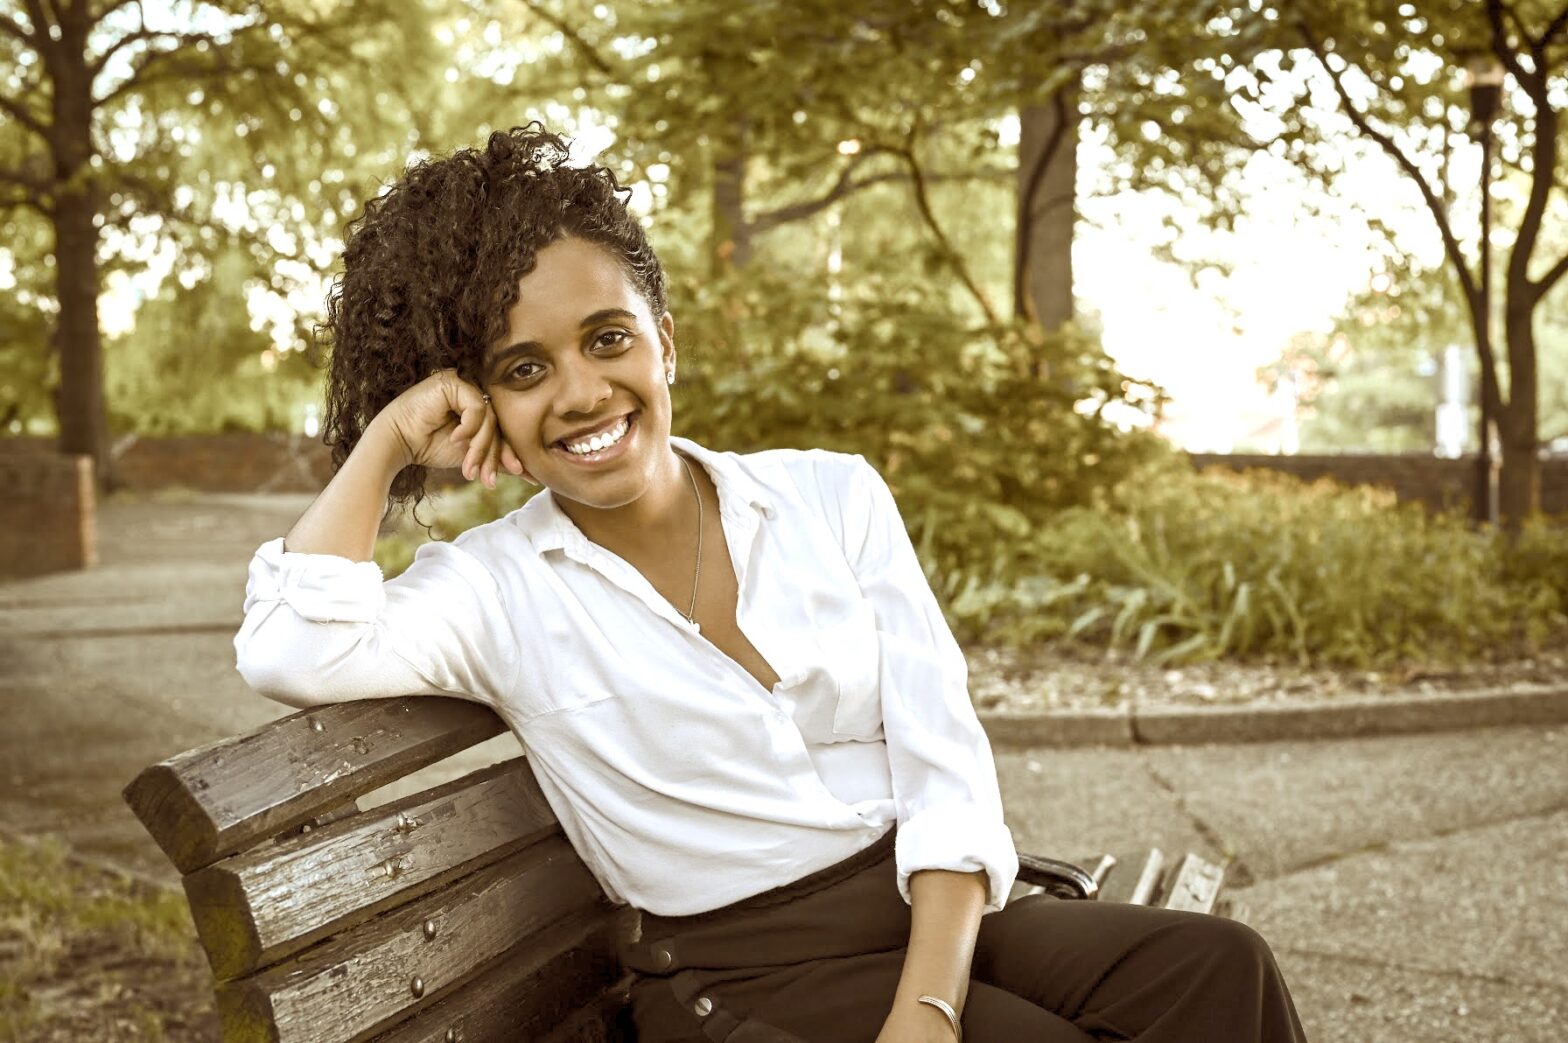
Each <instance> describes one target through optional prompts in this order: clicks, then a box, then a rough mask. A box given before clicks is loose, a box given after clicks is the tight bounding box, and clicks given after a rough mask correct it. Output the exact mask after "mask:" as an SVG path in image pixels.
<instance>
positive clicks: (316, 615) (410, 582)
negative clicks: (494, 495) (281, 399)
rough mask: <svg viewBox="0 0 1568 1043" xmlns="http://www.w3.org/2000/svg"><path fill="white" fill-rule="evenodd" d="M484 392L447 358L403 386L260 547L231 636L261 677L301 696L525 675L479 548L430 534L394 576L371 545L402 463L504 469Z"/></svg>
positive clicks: (476, 686)
mask: <svg viewBox="0 0 1568 1043" xmlns="http://www.w3.org/2000/svg"><path fill="white" fill-rule="evenodd" d="M480 395H481V392H480V391H479V390H478V389H477V388H475V387H473V385H471V384H466V383H463V382H461V381H459V380H457V378H456V377H455V376H453V375H451V374H450V373H449V372H447V371H442V372H441V373H438V374H435V375H433V376H431V377H430V378H428V379H426V380H425V381H422V382H421V383H420V384H418V385H416V386H415V387H414V388H412V389H410V390H409V391H408V392H405V393H404V395H403V396H400V397H399V398H398V399H397V400H394V402H393V403H392V404H391V405H390V406H388V407H387V409H385V410H382V412H381V413H380V414H378V415H377V416H376V417H375V418H374V419H373V420H372V421H371V422H370V424H369V425H367V426H366V428H365V431H364V433H363V434H362V435H361V437H360V439H359V441H358V442H357V443H356V444H355V446H354V449H353V451H352V452H350V453H349V455H348V458H347V459H346V460H344V462H343V465H342V466H341V467H340V468H339V469H338V472H337V474H335V475H334V476H333V478H332V481H331V482H330V483H328V485H327V487H326V489H324V490H323V491H322V493H321V495H320V496H318V497H317V498H316V500H315V501H314V502H313V503H312V504H311V505H310V507H309V508H308V509H307V510H306V511H305V513H304V514H303V515H302V516H301V517H300V519H299V521H298V522H296V523H295V525H294V527H293V528H292V529H291V530H290V531H289V534H288V536H287V537H285V538H284V539H282V540H270V541H268V542H267V543H266V544H263V545H262V547H261V548H260V549H259V550H258V551H257V552H256V554H255V555H254V556H253V557H252V559H251V564H250V577H249V580H248V582H247V583H246V586H245V603H244V606H243V612H244V615H245V620H244V623H243V624H242V625H241V627H240V630H239V633H237V634H236V635H235V638H234V651H235V665H236V667H237V668H238V669H239V672H240V674H241V675H242V676H243V677H244V678H245V680H246V681H247V682H248V683H249V684H250V685H251V687H252V688H254V689H256V690H257V691H258V692H260V693H262V694H263V695H266V696H268V697H270V698H273V699H276V700H278V701H279V702H283V703H287V704H289V705H290V706H301V707H303V706H314V705H317V704H319V703H326V702H341V701H344V700H349V699H378V698H385V697H388V696H395V695H409V694H416V693H420V692H445V693H448V694H453V695H461V696H466V697H470V698H476V699H481V700H483V701H489V699H490V698H491V696H492V695H493V693H494V692H495V691H497V690H498V689H499V687H500V686H501V685H502V684H504V683H506V681H508V680H509V679H510V678H511V677H512V676H513V675H514V673H515V671H516V663H517V651H516V649H515V647H513V642H512V641H511V640H510V637H511V635H512V628H511V626H510V624H509V622H508V616H507V610H506V607H505V606H504V605H503V604H502V601H501V597H500V592H499V590H498V589H497V585H496V581H495V578H494V577H493V576H492V575H491V574H490V573H489V571H488V570H487V569H486V568H485V567H484V566H483V565H482V564H481V563H480V562H479V561H478V560H476V559H475V558H474V557H473V556H472V555H470V554H469V553H467V552H465V551H464V550H463V549H462V548H461V547H460V546H458V545H457V543H455V542H454V543H450V544H449V543H439V542H437V543H430V544H426V545H424V546H422V547H420V548H419V551H418V553H417V554H416V556H415V558H414V561H413V563H412V564H410V565H409V567H408V569H407V570H406V571H405V572H404V573H403V574H402V575H401V576H398V577H397V578H395V579H392V580H389V581H386V582H383V581H382V574H381V570H380V569H379V568H378V567H377V566H376V565H375V563H374V561H373V558H372V552H373V551H374V549H375V542H376V533H377V530H378V529H379V528H380V524H381V519H382V517H383V515H384V514H385V511H386V504H387V497H388V494H389V492H390V489H391V485H392V481H393V479H394V478H395V477H396V476H397V474H398V472H399V471H400V470H402V468H403V467H405V466H407V465H409V464H411V463H418V464H422V465H425V466H451V465H455V464H459V463H460V464H461V465H462V467H463V473H464V474H465V476H479V475H483V477H485V478H486V479H493V471H491V470H490V467H491V466H492V465H493V464H494V461H495V452H496V451H495V446H496V445H497V444H498V443H499V441H500V440H499V439H497V438H495V422H494V418H493V415H492V414H491V412H490V410H489V409H487V408H486V406H485V404H484V402H483V400H482V399H481V398H480ZM453 415H457V416H458V417H459V418H460V419H459V421H458V422H456V423H454V422H453V421H452V420H451V419H450V417H451V416H453ZM508 469H509V470H513V469H514V468H511V467H508ZM487 484H488V483H487Z"/></svg>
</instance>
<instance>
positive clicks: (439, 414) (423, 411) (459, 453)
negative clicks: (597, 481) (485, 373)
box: [365, 369, 538, 489]
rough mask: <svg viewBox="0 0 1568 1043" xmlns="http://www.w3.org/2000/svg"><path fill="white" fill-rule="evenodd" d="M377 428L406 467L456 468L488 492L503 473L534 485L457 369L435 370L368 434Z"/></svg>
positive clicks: (401, 397) (492, 411)
mask: <svg viewBox="0 0 1568 1043" xmlns="http://www.w3.org/2000/svg"><path fill="white" fill-rule="evenodd" d="M377 425H382V430H383V431H384V433H385V434H384V436H385V437H388V438H391V439H393V440H394V442H395V444H396V445H397V446H398V447H400V448H401V450H402V459H403V465H404V466H405V467H407V466H410V465H418V466H420V467H433V468H451V467H460V468H461V469H462V472H463V477H464V478H465V479H469V480H472V479H474V478H479V479H481V480H482V481H483V482H484V484H485V485H486V486H487V487H489V488H491V489H494V488H495V476H496V474H497V473H498V472H499V471H500V469H501V468H503V467H504V468H505V469H506V470H507V471H508V472H510V473H512V474H515V475H518V476H520V477H522V478H525V479H527V480H528V481H530V482H534V478H533V476H532V475H530V474H529V473H528V472H527V471H525V470H524V469H523V464H522V461H520V460H519V459H518V458H517V456H516V454H515V453H513V452H512V447H511V446H510V445H508V444H507V442H506V439H505V437H504V436H503V435H502V434H501V430H500V423H499V421H498V420H497V418H496V413H495V409H494V408H493V407H492V406H491V405H490V404H489V403H488V402H486V401H485V400H484V392H483V391H481V390H480V389H479V388H477V387H475V386H474V385H473V384H470V383H469V382H468V381H466V380H463V379H462V378H461V377H459V376H458V375H457V371H456V370H455V369H443V370H438V371H437V372H435V373H432V374H431V375H430V376H428V377H426V378H425V379H424V380H421V381H420V382H419V383H417V384H415V385H414V386H413V387H411V388H409V389H408V390H407V391H404V392H403V393H402V394H401V395H399V396H397V398H394V399H393V400H392V401H391V402H389V403H387V405H386V408H385V409H383V410H382V411H381V412H380V413H378V414H377V415H376V418H375V419H374V420H373V421H371V425H370V426H371V428H375V427H376V426H377ZM365 433H366V434H367V435H369V434H370V431H369V430H367V431H366V432H365ZM534 484H538V483H537V482H535V483H534Z"/></svg>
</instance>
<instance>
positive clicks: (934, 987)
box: [877, 869, 986, 1043]
mask: <svg viewBox="0 0 1568 1043" xmlns="http://www.w3.org/2000/svg"><path fill="white" fill-rule="evenodd" d="M909 892H910V896H911V897H912V898H913V899H914V901H913V904H912V905H911V907H910V914H911V917H912V920H913V922H912V924H911V926H910V931H909V951H908V953H907V954H906V955H905V957H904V970H903V973H902V974H901V975H900V976H899V979H898V991H897V992H896V993H895V994H894V996H893V1009H892V1011H891V1013H889V1015H888V1019H887V1022H886V1023H885V1024H884V1025H883V1027H882V1032H881V1034H880V1035H879V1036H878V1037H877V1039H878V1043H894V1041H897V1043H908V1041H913V1040H920V1041H924V1040H944V1041H945V1040H951V1039H952V1038H953V1030H952V1026H951V1025H950V1024H949V1023H948V1020H947V1016H946V1015H945V1014H943V1013H942V1011H940V1010H939V1009H937V1008H936V1007H934V1006H931V1005H930V1004H928V1003H921V1002H919V997H921V996H935V997H936V998H937V999H941V1000H946V1001H947V1002H948V1003H949V1004H950V1005H951V1006H952V1008H953V1010H955V1011H956V1012H958V1013H959V1014H962V1013H963V1010H964V1001H965V1000H966V999H967V998H968V995H969V967H970V964H971V962H972V961H973V959H974V951H975V936H976V935H977V934H978V933H979V931H980V915H981V909H982V907H983V906H984V905H985V897H986V877H985V874H984V873H982V872H974V873H955V872H951V871H949V870H946V869H922V870H920V871H919V872H916V873H912V874H911V875H910V877H909Z"/></svg>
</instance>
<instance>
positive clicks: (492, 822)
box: [185, 757, 559, 981]
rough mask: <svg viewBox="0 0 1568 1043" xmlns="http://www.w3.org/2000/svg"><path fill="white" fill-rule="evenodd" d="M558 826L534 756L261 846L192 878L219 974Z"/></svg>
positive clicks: (409, 895) (241, 968) (432, 885)
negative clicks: (531, 763)
mask: <svg viewBox="0 0 1568 1043" xmlns="http://www.w3.org/2000/svg"><path fill="white" fill-rule="evenodd" d="M558 828H559V827H558V825H557V823H556V819H555V813H554V812H553V811H551V810H550V806H549V804H548V803H547V802H546V801H545V797H544V793H543V792H542V791H541V790H540V789H539V784H538V782H536V781H535V779H534V774H533V770H532V769H531V768H530V767H529V765H528V761H527V758H525V757H517V758H514V759H512V760H510V761H505V762H503V763H501V764H496V765H492V766H490V767H488V768H484V769H482V770H480V771H477V772H474V773H472V774H470V775H467V776H464V777H463V778H460V779H455V780H453V781H452V782H449V783H447V784H445V785H443V786H439V787H437V788H435V789H433V790H429V791H427V792H424V793H418V794H414V795H412V796H409V797H405V798H403V799H401V800H398V801H395V802H393V803H391V804H388V805H385V806H383V807H378V808H375V809H372V810H371V811H368V812H362V813H360V814H357V815H354V816H352V817H350V818H346V819H343V820H341V821H337V822H334V823H332V824H331V825H329V826H325V827H323V828H320V829H316V830H313V831H311V832H309V833H306V834H303V835H299V836H292V837H289V838H288V839H286V840H283V841H280V842H279V843H277V844H269V845H263V846H262V847H260V848H257V849H255V850H252V851H247V852H244V853H242V854H239V855H235V856H233V857H232V858H226V859H224V860H223V861H221V862H218V863H216V864H214V865H211V866H208V867H206V868H205V869H199V870H197V871H196V872H194V873H192V874H190V875H189V876H187V877H186V878H185V893H186V897H187V898H188V899H189V900H190V906H191V914H192V917H193V919H194V920H195V922H196V931H197V934H198V935H199V936H200V937H201V941H202V945H203V946H204V947H205V948H206V950H207V956H208V959H209V961H210V962H211V964H212V972H213V976H214V977H215V978H217V979H218V980H219V981H224V980H228V979H230V978H236V977H239V976H240V975H242V974H248V973H250V972H251V971H253V970H256V969H257V968H258V967H263V966H266V965H268V964H271V963H275V962H277V961H278V960H280V959H282V958H284V957H285V956H289V955H291V954H293V953H296V952H298V951H300V950H301V949H304V948H306V947H307V946H309V945H310V944H312V943H313V942H315V941H317V940H318V939H320V938H323V937H325V936H326V935H328V934H333V933H336V932H338V931H341V930H343V929H344V928H345V927H348V926H351V925H352V924H354V923H358V922H360V921H363V920H366V919H369V918H370V917H372V916H374V915H376V914H377V913H379V912H381V911H383V910H386V909H389V908H392V907H394V906H397V905H401V904H403V903H404V902H408V901H412V900H414V899H416V898H418V897H419V896H420V895H422V894H425V893H427V892H429V891H433V890H435V889H437V888H439V887H440V886H442V885H443V884H444V883H445V882H447V881H449V880H451V879H453V878H454V877H456V876H459V875H462V874H464V873H469V872H472V871H473V870H475V869H478V868H479V867H480V866H481V865H485V864H487V863H489V862H493V861H496V860H497V859H499V858H501V857H503V856H504V855H506V854H508V853H510V852H511V851H515V850H517V849H518V848H519V847H523V846H525V845H527V844H529V843H532V842H534V841H536V840H538V839H540V838H541V837H543V836H545V835H547V834H548V833H551V832H554V831H555V830H557V829H558Z"/></svg>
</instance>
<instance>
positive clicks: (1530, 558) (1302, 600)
mask: <svg viewBox="0 0 1568 1043" xmlns="http://www.w3.org/2000/svg"><path fill="white" fill-rule="evenodd" d="M1031 551H1032V554H1033V561H1032V562H1031V563H1030V564H1031V565H1032V566H1033V567H1034V569H1035V571H1034V572H1033V573H1032V574H1030V575H1027V576H1024V577H1022V578H1016V579H1012V580H1008V579H1007V578H1006V577H1002V576H997V575H994V574H983V573H975V572H970V573H967V574H954V575H950V576H948V577H947V580H946V583H945V587H946V592H947V593H948V594H949V596H950V601H949V612H950V614H951V615H952V617H953V618H954V620H955V622H956V623H957V624H958V625H959V626H960V627H961V628H963V629H964V630H965V631H966V632H968V633H970V634H972V635H983V636H987V637H990V638H992V639H996V640H1001V641H1005V642H1008V643H1029V642H1033V641H1039V640H1043V639H1053V638H1059V639H1070V640H1076V641H1081V642H1085V643H1089V644H1094V645H1103V646H1107V647H1110V648H1126V649H1131V650H1132V651H1133V652H1134V653H1135V654H1136V655H1137V656H1138V657H1140V658H1142V657H1149V658H1151V659H1154V660H1155V661H1169V662H1182V661H1192V660H1202V659H1214V658H1219V657H1221V656H1226V655H1235V656H1263V657H1268V658H1273V659H1289V660H1294V661H1296V662H1299V663H1301V664H1302V665H1307V664H1324V663H1327V664H1346V665H1356V666H1369V665H1373V664H1386V663H1390V662H1395V661H1399V660H1404V659H1417V660H1426V661H1433V660H1445V659H1459V658H1484V657H1487V656H1489V655H1493V654H1506V653H1507V652H1508V651H1511V650H1513V649H1514V648H1517V647H1518V646H1519V645H1520V644H1521V643H1526V644H1529V643H1538V642H1540V641H1542V640H1543V639H1545V638H1546V637H1547V636H1548V634H1550V633H1552V632H1554V631H1557V630H1560V628H1561V627H1562V626H1563V624H1564V623H1565V621H1568V619H1565V615H1564V612H1565V609H1568V601H1565V600H1564V598H1563V591H1562V589H1561V588H1562V582H1561V579H1560V578H1549V577H1547V576H1544V575H1543V574H1541V573H1538V572H1534V571H1533V570H1535V569H1538V568H1544V567H1549V566H1550V565H1552V564H1561V563H1563V562H1564V561H1568V531H1564V530H1562V529H1557V530H1549V529H1538V530H1532V531H1531V533H1530V535H1529V536H1528V539H1527V540H1521V541H1520V543H1519V544H1518V545H1517V548H1516V549H1511V548H1510V544H1509V541H1508V540H1507V538H1506V537H1504V536H1501V535H1499V534H1497V533H1495V532H1486V533H1482V534H1477V533H1475V532H1472V531H1471V530H1470V529H1468V528H1467V527H1466V525H1465V523H1464V521H1463V520H1462V519H1460V518H1457V517H1453V516H1449V515H1437V516H1433V515H1430V514H1428V513H1426V511H1425V510H1424V509H1422V508H1420V507H1418V506H1416V505H1410V504H1406V505H1400V504H1397V503H1396V502H1395V500H1394V497H1393V494H1392V493H1389V492H1386V491H1383V490H1375V489H1368V488H1348V489H1347V488H1344V487H1340V486H1337V485H1335V484H1333V483H1332V482H1329V481H1327V480H1324V481H1319V482H1316V483H1313V484H1310V485H1308V484H1304V483H1301V482H1299V481H1298V480H1296V479H1293V478H1290V477H1288V476H1284V475H1274V474H1268V473H1264V472H1254V473H1251V474H1247V475H1239V476H1238V475H1234V474H1230V473H1226V472H1220V471H1213V472H1210V473H1206V474H1201V475H1199V474H1193V473H1191V472H1190V471H1188V470H1187V469H1185V468H1184V467H1175V468H1172V467H1164V468H1160V469H1154V470H1150V471H1147V472H1145V473H1142V474H1139V475H1137V476H1135V477H1134V478H1133V479H1132V480H1130V481H1128V482H1126V483H1124V484H1123V485H1122V486H1121V487H1120V488H1119V489H1117V490H1116V491H1115V493H1114V494H1113V495H1112V496H1111V497H1110V498H1109V499H1108V501H1107V504H1106V507H1105V508H1104V509H1098V510H1097V509H1092V508H1073V509H1070V510H1067V511H1064V512H1062V513H1061V514H1060V515H1058V516H1057V517H1056V518H1054V519H1053V520H1052V521H1051V523H1050V524H1049V525H1047V526H1046V527H1045V528H1043V529H1042V530H1040V531H1039V532H1037V533H1036V534H1034V537H1033V540H1032V545H1031Z"/></svg>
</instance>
